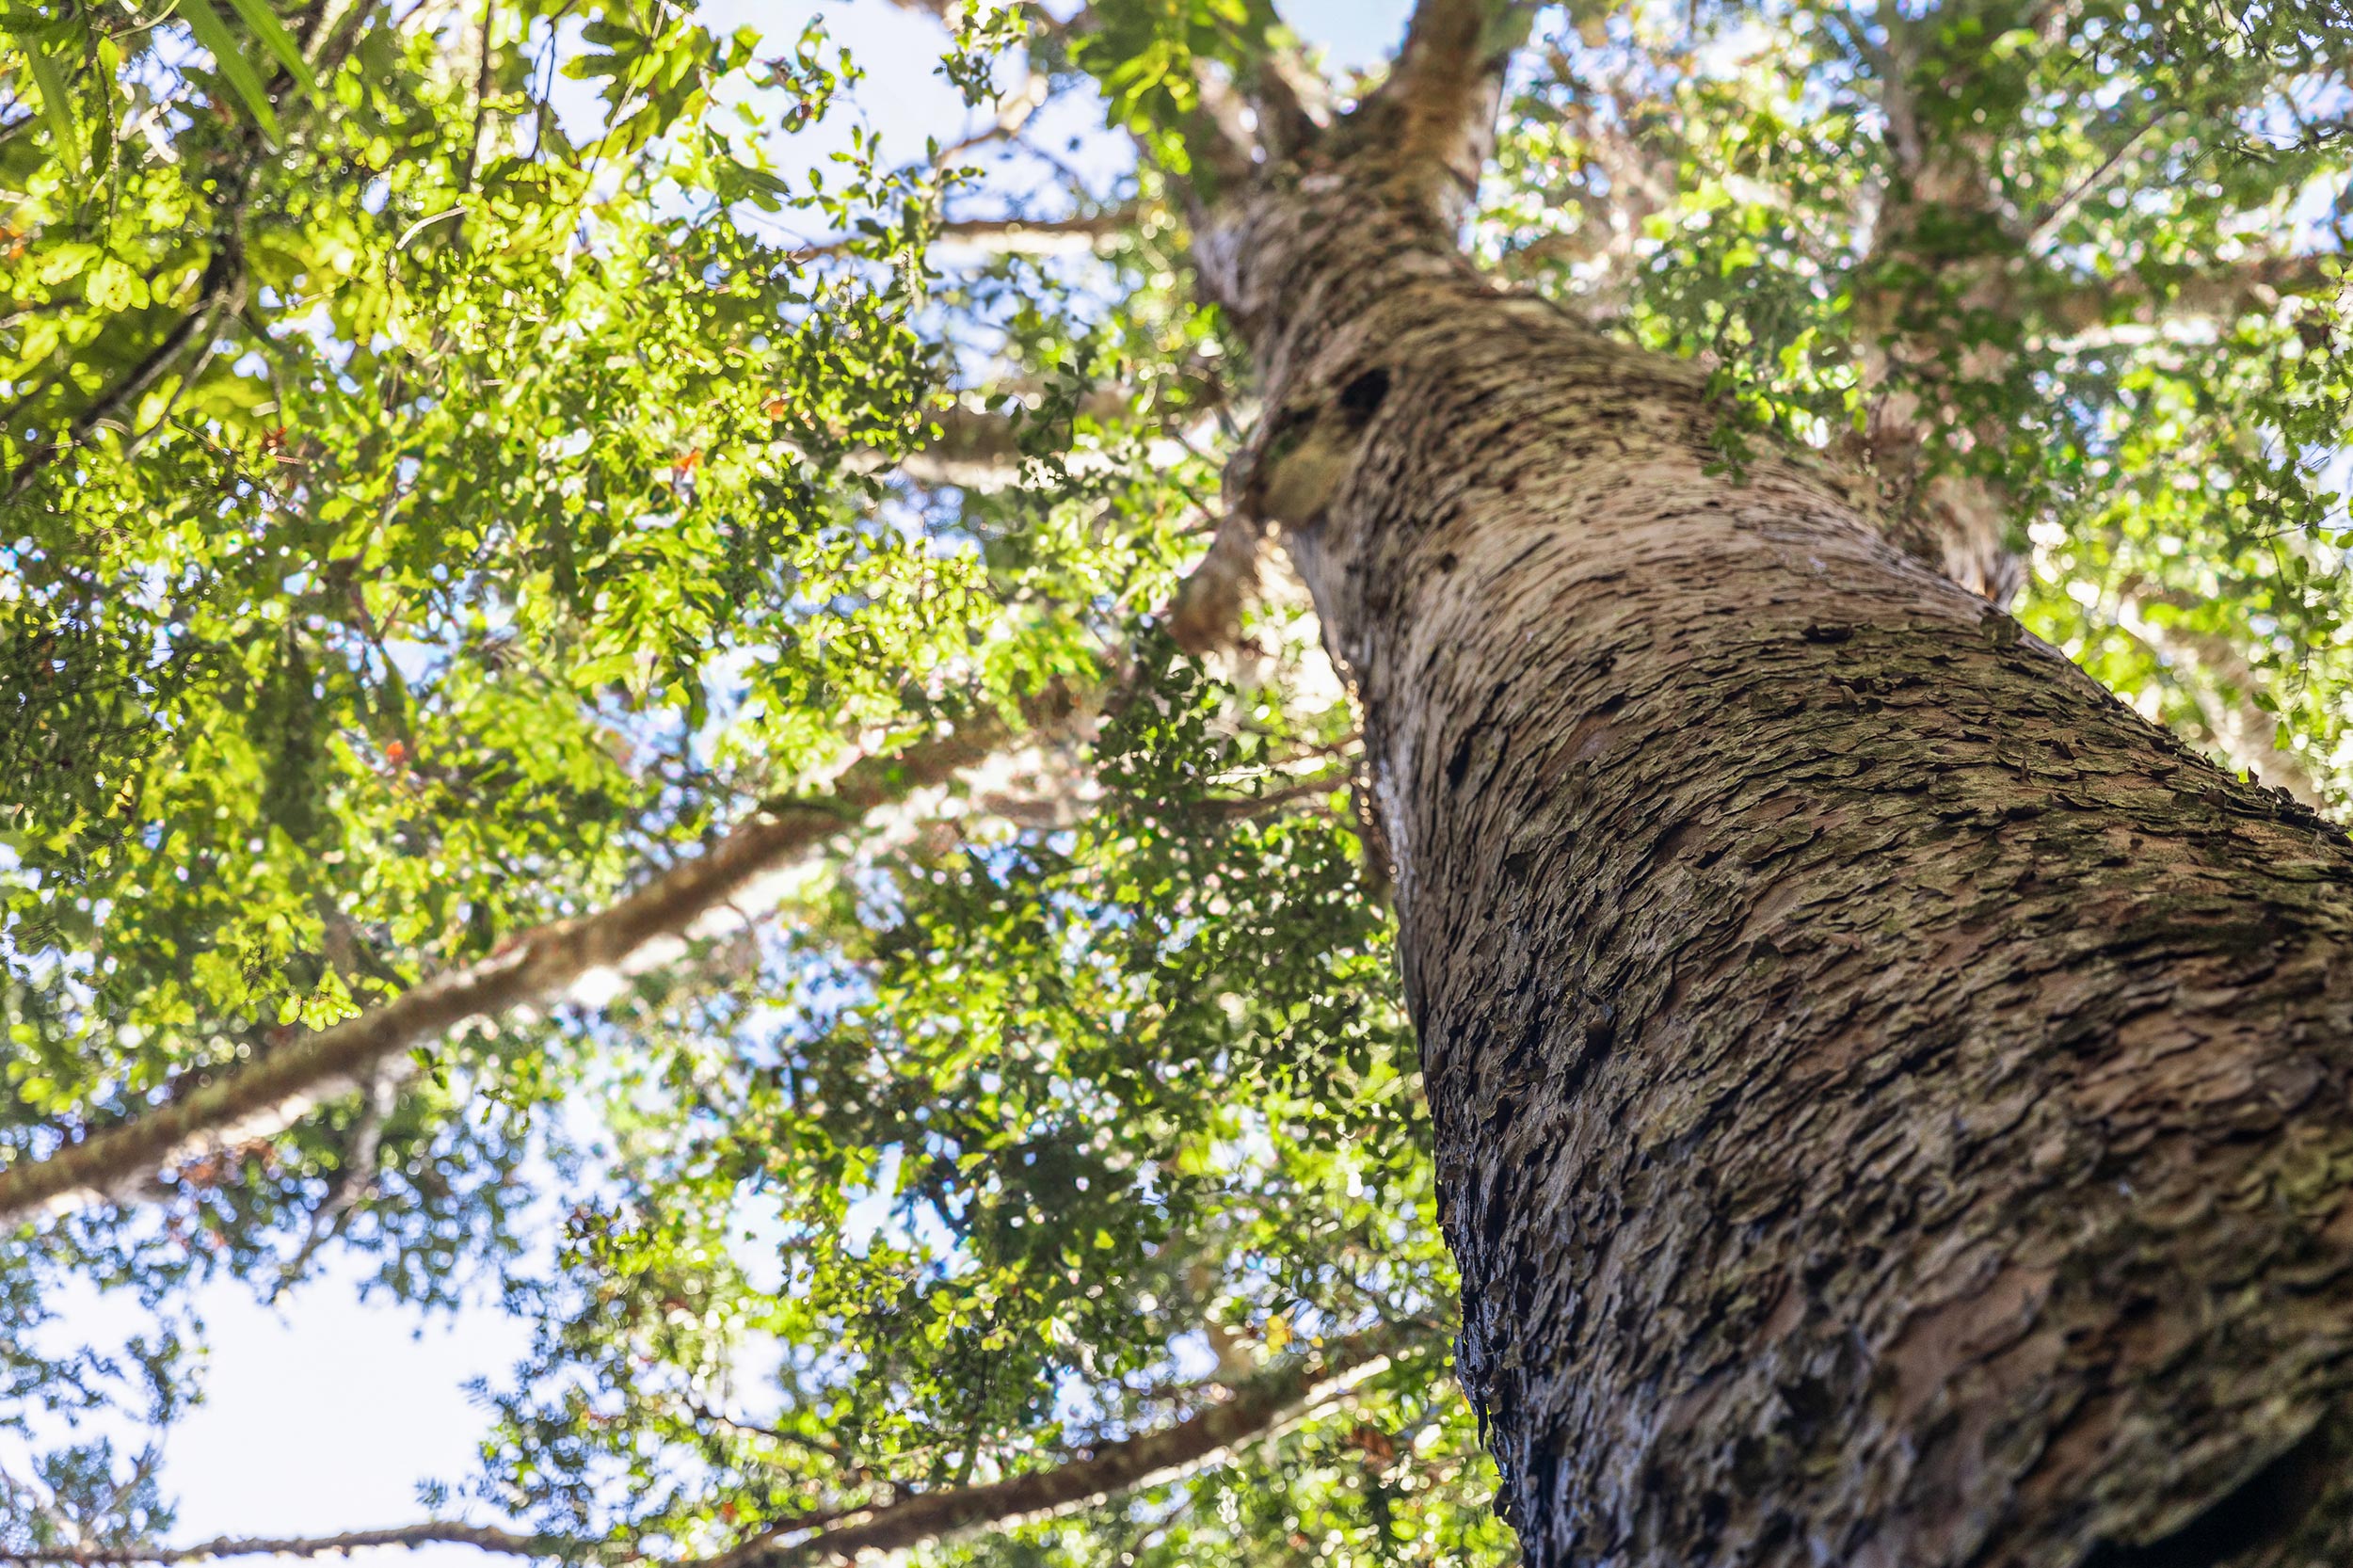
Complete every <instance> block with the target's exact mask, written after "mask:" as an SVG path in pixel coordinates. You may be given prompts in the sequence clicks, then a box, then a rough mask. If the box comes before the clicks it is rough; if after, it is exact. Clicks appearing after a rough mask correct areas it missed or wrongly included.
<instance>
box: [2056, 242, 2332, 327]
mask: <svg viewBox="0 0 2353 1568" xmlns="http://www.w3.org/2000/svg"><path fill="white" fill-rule="evenodd" d="M2335 261H2336V259H2335V258H2332V257H2325V256H2257V257H2250V258H2249V259H2248V260H2246V261H2242V262H2235V263H2225V264H2220V265H2217V266H2214V267H2209V268H2204V269H2201V270H2200V271H2196V272H2191V273H2187V274H2185V275H2184V276H2182V277H2180V278H2178V279H2175V280H2170V281H2169V282H2157V281H2153V280H2150V279H2147V278H2144V277H2141V276H2139V275H2138V274H2127V275H2125V276H2122V277H2117V278H2108V279H2102V280H2098V281H2095V282H2089V283H2085V284H2083V285H2081V286H2078V287H2074V288H2067V289H2061V290H2058V291H2056V292H2055V293H2053V294H2051V295H2050V296H2047V297H2046V298H2044V299H2042V300H2041V301H2040V302H2039V313H2040V314H2041V319H2042V322H2043V323H2044V325H2045V326H2046V327H2047V328H2049V329H2050V330H2052V331H2054V332H2056V333H2058V334H2061V335H2065V336H2071V337H2074V336H2086V335H2090V336H2097V335H2100V334H2101V333H2102V331H2103V329H2104V328H2108V329H2113V328H2121V327H2148V328H2153V327H2156V326H2158V325H2160V324H2162V323H2165V322H2169V321H2182V320H2193V319H2194V320H2207V321H2223V322H2228V321H2233V320H2236V319H2237V318H2238V317H2240V316H2243V315H2248V314H2250V313H2255V312H2265V313H2267V312H2272V311H2276V310H2278V309H2279V308H2280V304H2281V301H2282V300H2283V299H2286V298H2288V297H2290V296H2297V295H2317V294H2329V293H2331V292H2333V291H2335V290H2336V289H2338V288H2341V287H2343V286H2344V281H2345V280H2344V278H2343V277H2341V276H2339V275H2338V274H2337V273H2336V272H2334V271H2332V270H2331V265H2332V264H2334V263H2335Z"/></svg>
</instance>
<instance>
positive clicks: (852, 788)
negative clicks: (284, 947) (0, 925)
mask: <svg viewBox="0 0 2353 1568" xmlns="http://www.w3.org/2000/svg"><path fill="white" fill-rule="evenodd" d="M1040 707H1041V712H1040V713H1039V714H1038V715H1036V716H1037V717H1039V718H1040V719H1041V720H1048V719H1055V718H1063V717H1066V716H1068V715H1069V714H1070V713H1071V712H1073V711H1074V708H1075V704H1074V703H1073V701H1072V699H1071V697H1070V696H1069V694H1067V693H1066V692H1057V693H1056V694H1054V695H1053V696H1051V697H1050V698H1049V699H1042V701H1041V704H1040ZM1007 737H1008V731H1007V728H1006V727H1005V726H1004V725H1003V724H1002V723H1000V722H999V721H997V720H995V719H985V720H982V721H979V722H976V723H974V724H971V725H968V726H966V727H964V728H959V729H957V730H955V731H954V732H952V733H951V734H947V735H943V736H941V737H939V738H937V739H936V740H930V741H925V742H922V743H920V744H916V745H913V746H909V747H907V748H906V749H905V750H904V751H901V752H899V753H898V754H896V755H894V756H890V757H873V758H868V759H866V760H862V761H859V762H856V763H855V764H853V765H852V766H851V767H850V768H849V769H848V770H846V771H845V772H844V773H843V774H842V775H841V776H840V778H839V779H837V780H836V781H835V784H834V787H833V790H832V792H830V793H829V794H828V795H826V796H825V797H824V798H822V799H817V800H810V801H806V802H795V803H792V804H790V805H786V806H784V807H782V808H780V809H778V810H776V811H775V812H773V813H769V814H764V815H762V816H760V817H758V818H756V819H754V820H753V821H751V822H748V823H746V824H744V825H743V826H741V827H738V828H736V829H735V830H734V831H733V832H732V833H729V834H728V836H727V837H725V838H723V839H721V840H719V841H718V842H717V843H715V844H713V845H712V847H711V849H710V850H709V851H708V852H707V853H706V854H704V855H702V856H699V857H697V858H696V859H694V860H691V861H689V862H687V863H685V864H684V865H680V866H676V867H673V868H672V869H671V870H669V871H667V872H664V873H663V874H662V875H661V876H659V877H656V878H655V879H654V880H653V881H652V882H651V883H649V884H648V885H647V886H646V887H644V888H640V889H639V890H638V891H636V892H634V893H632V894H630V895H629V896H628V897H626V898H624V899H622V900H620V901H619V902H618V903H616V904H613V905H611V906H610V907H609V908H606V909H604V910H602V911H600V912H599V913H597V914H594V915H590V916H586V917H583V918H581V919H577V920H559V921H556V922H554V923H552V924H550V925H545V926H541V927H538V928H537V929H536V930H533V931H530V932H526V933H524V934H523V935H522V936H520V937H518V938H516V939H515V940H513V941H511V942H509V943H508V944H507V945H506V946H504V948H502V949H501V950H500V951H499V952H496V953H494V954H492V955H491V956H490V957H488V958H486V959H483V960H482V961H480V962H478V963H474V964H469V965H466V966H464V967H463V968H456V969H453V970H450V971H449V972H447V973H444V974H440V975H436V976H435V977H433V978H432V979H430V980H427V981H425V982H424V983H423V984H419V985H417V986H416V987H415V988H413V989H412V990H409V991H408V992H407V993H405V994H404V995H402V996H400V997H398V998H397V999H395V1000H392V1001H390V1002H387V1003H386V1004H384V1005H383V1006H381V1007H378V1008H376V1009H374V1010H373V1011H370V1012H368V1013H364V1014H362V1015H360V1016H359V1017H357V1018H353V1019H351V1020H349V1021H348V1022H345V1023H342V1024H338V1025H336V1026H335V1027H334V1028H332V1029H328V1030H323V1031H320V1032H317V1033H315V1034H312V1035H309V1036H307V1037H305V1038H302V1039H300V1040H297V1041H296V1042H295V1043H294V1044H292V1045H289V1046H286V1047H284V1048H280V1049H279V1050H276V1051H274V1052H272V1053H270V1054H268V1055H266V1056H263V1057H260V1058H258V1059H256V1060H254V1061H251V1062H248V1063H246V1064H240V1065H237V1066H234V1067H231V1068H227V1069H224V1070H223V1071H222V1072H221V1073H220V1074H219V1076H217V1077H216V1078H214V1079H213V1080H211V1081H209V1082H203V1083H200V1084H198V1085H197V1086H195V1087H192V1088H189V1089H188V1090H187V1091H186V1092H185V1093H184V1094H182V1095H180V1096H177V1097H175V1098H174V1099H173V1100H171V1101H170V1102H168V1103H167V1104H165V1105H162V1106H159V1107H157V1108H156V1109H154V1110H153V1111H151V1112H148V1113H146V1114H145V1115H141V1116H138V1117H136V1118H134V1119H133V1120H131V1121H129V1122H125V1123H123V1124H121V1125H120V1126H117V1127H111V1128H104V1129H103V1130H100V1131H97V1132H93V1133H91V1134H90V1135H89V1136H88V1137H86V1138H84V1139H83V1140H82V1141H81V1142H80V1143H77V1144H68V1145H66V1146H65V1147H63V1148H61V1149H59V1150H58V1151H57V1152H56V1153H55V1154H53V1155H51V1156H49V1157H48V1158H47V1159H44V1160H33V1161H30V1162H24V1161H20V1162H19V1163H18V1164H16V1165H14V1166H11V1167H10V1168H8V1170H7V1171H5V1172H0V1224H8V1223H13V1222H16V1221H20V1220H23V1219H25V1218H27V1217H29V1216H31V1215H33V1214H35V1213H38V1212H40V1211H41V1210H43V1209H48V1210H51V1211H56V1210H61V1209H66V1208H74V1207H78V1206H80V1205H82V1204H84V1203H87V1202H89V1201H92V1200H96V1199H104V1198H109V1197H118V1196H121V1195H123V1194H125V1193H127V1192H131V1191H133V1190H135V1189H136V1188H137V1187H138V1186H139V1185H140V1184H142V1183H143V1182H145V1181H146V1180H148V1179H149V1178H150V1177H152V1176H154V1175H155V1173H157V1172H158V1171H160V1170H168V1169H170V1168H173V1167H176V1166H178V1165H181V1164H184V1163H185V1162H187V1161H189V1160H195V1159H198V1158H200V1157H202V1156H204V1155H207V1154H209V1153H214V1152H217V1151H220V1150H224V1149H227V1148H231V1147H233V1146H235V1145H237V1144H242V1143H246V1142H249V1141H251V1140H253V1139H256V1138H262V1137H266V1136H268V1135H270V1134H272V1133H275V1132H277V1131H279V1130H280V1129H281V1128H285V1127H286V1126H288V1125H289V1124H290V1123H292V1122H293V1121H294V1120H296V1118H297V1117H299V1116H301V1115H302V1114H303V1113H304V1112H306V1111H307V1110H309V1109H310V1108H311V1107H312V1106H313V1105H315V1104H317V1103H318V1102H319V1101H321V1100H323V1099H328V1098H331V1097H334V1096H339V1095H343V1094H346V1093H348V1092H350V1091H351V1090H352V1089H354V1088H356V1087H358V1086H359V1085H360V1083H361V1082H363V1081H364V1080H366V1079H367V1078H368V1077H369V1076H370V1075H371V1074H372V1073H374V1072H376V1071H377V1070H378V1069H379V1068H381V1067H383V1066H384V1065H386V1064H390V1063H392V1062H393V1061H394V1060H395V1059H397V1058H398V1057H400V1056H401V1055H402V1054H403V1053H405V1052H407V1051H408V1050H410V1049H412V1048H416V1047H418V1046H421V1045H424V1044H425V1043H427V1042H428V1041H431V1040H433V1039H435V1038H437V1037H439V1036H440V1035H441V1034H443V1033H445V1032H448V1031H450V1030H452V1029H455V1028H456V1027H458V1026H459V1025H461V1024H465V1023H468V1022H471V1021H472V1020H474V1019H478V1018H488V1017H491V1016H496V1015H498V1014H502V1013H504V1012H507V1011H509V1010H510V1009H513V1008H517V1007H522V1006H530V1005H539V1004H545V1003H549V1002H552V1001H554V1000H560V999H562V998H563V997H564V996H565V995H566V994H567V993H568V992H572V991H574V990H575V988H587V987H590V986H593V985H594V984H596V982H597V981H598V980H599V978H600V976H601V977H614V976H617V975H619V974H625V973H630V972H632V971H634V970H636V969H639V968H645V967H648V964H649V963H652V962H659V961H660V960H661V958H663V957H664V956H667V955H668V953H670V952H675V951H676V949H677V948H678V947H679V946H680V944H682V943H683V942H684V941H685V940H687V939H689V938H692V937H696V936H702V935H706V934H707V932H706V929H705V927H706V925H707V924H712V923H715V922H723V921H724V920H726V919H727V918H728V910H729V908H730V907H731V905H732V904H733V903H734V901H736V900H738V899H739V898H744V897H745V896H746V895H747V894H748V893H750V892H751V891H752V890H753V889H754V888H755V885H756V884H759V883H760V882H762V881H764V880H766V879H768V878H771V877H774V876H776V875H778V874H780V873H782V872H786V871H788V870H789V869H790V868H792V866H793V865H794V864H796V863H797V862H798V861H799V860H800V859H801V858H802V857H803V856H807V855H808V854H810V853H811V852H813V851H815V850H817V849H819V848H820V847H821V846H822V845H823V844H824V842H825V840H828V839H830V838H832V837H833V836H834V835H836V834H838V833H840V831H841V830H842V829H843V828H844V827H846V826H849V825H851V824H855V823H856V822H857V821H858V820H859V819H860V818H861V817H863V816H864V815H865V814H866V813H868V812H870V811H872V810H874V809H876V808H880V807H883V806H886V805H889V804H894V803H897V802H900V801H904V800H905V799H906V798H907V797H908V796H909V795H911V794H913V793H915V792H918V791H920V790H924V789H929V788H934V787H937V786H942V785H945V784H948V783H949V782H950V781H951V780H952V779H953V778H954V777H955V776H956V775H957V774H958V773H959V772H960V771H962V770H963V769H966V768H968V767H971V766H973V765H974V764H976V763H978V762H980V761H982V760H984V759H986V758H987V757H988V756H989V755H990V753H991V752H993V751H995V750H996V749H997V748H998V747H999V746H1000V745H1002V744H1004V743H1005V741H1006V739H1007ZM608 984H609V979H608Z"/></svg>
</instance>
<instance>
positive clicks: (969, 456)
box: [850, 387, 1187, 490]
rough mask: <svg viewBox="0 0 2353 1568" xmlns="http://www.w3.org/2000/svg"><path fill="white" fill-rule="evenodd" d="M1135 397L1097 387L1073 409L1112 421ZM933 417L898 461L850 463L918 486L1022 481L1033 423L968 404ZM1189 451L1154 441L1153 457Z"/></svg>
mask: <svg viewBox="0 0 2353 1568" xmlns="http://www.w3.org/2000/svg"><path fill="white" fill-rule="evenodd" d="M1132 397H1133V394H1132V393H1130V392H1128V390H1127V389H1126V388H1123V387H1098V388H1096V390H1094V391H1093V392H1088V393H1087V394H1086V395H1085V396H1084V397H1081V398H1080V400H1079V403H1078V407H1077V408H1075V409H1073V410H1072V412H1073V413H1074V414H1076V415H1077V416H1078V417H1080V418H1083V419H1090V420H1095V421H1096V422H1098V423H1103V424H1110V423H1112V422H1115V421H1118V420H1121V419H1124V418H1125V417H1126V416H1127V415H1128V410H1129V406H1130V403H1131V401H1132ZM931 419H932V423H933V424H936V425H938V426H939V435H938V436H937V438H936V439H935V440H931V441H928V442H926V443H925V444H924V445H923V446H921V447H920V448H919V449H918V450H916V451H914V452H911V453H908V454H907V455H906V456H904V457H901V458H899V459H898V460H897V461H896V463H889V462H888V461H887V460H885V459H884V458H882V457H881V456H880V455H878V454H872V453H869V454H861V455H857V456H853V457H852V458H851V460H850V467H851V468H852V469H853V470H854V471H856V472H874V471H876V470H879V469H882V468H885V467H893V468H896V469H897V471H898V472H901V473H904V474H905V475H906V476H907V477H908V478H909V479H912V480H914V481H915V482H916V483H917V484H919V485H954V486H957V487H959V488H964V489H968V490H1002V489H1010V488H1013V487H1014V486H1015V485H1017V484H1019V483H1020V482H1021V467H1022V462H1023V460H1024V458H1026V457H1027V456H1028V453H1027V452H1026V451H1025V450H1024V449H1023V446H1022V434H1023V432H1024V430H1026V429H1028V428H1029V427H1030V426H1028V425H1026V424H1016V423H1015V422H1014V421H1013V420H1012V419H1011V418H1009V417H1007V416H1006V415H1004V414H1001V413H996V412H993V411H990V410H986V409H978V408H968V407H966V406H965V405H964V404H962V403H958V404H956V405H955V406H954V407H953V408H948V409H945V410H943V411H941V412H939V413H936V414H934V415H932V416H931ZM1186 455H1187V448H1186V446H1185V443H1184V442H1183V441H1181V440H1156V441H1154V442H1153V443H1152V450H1151V457H1152V460H1153V461H1154V462H1155V463H1156V464H1160V465H1164V464H1167V463H1173V462H1177V461H1179V460H1181V459H1182V458H1183V457H1184V456H1186ZM1064 461H1065V462H1066V463H1067V464H1068V465H1069V466H1070V468H1071V470H1072V471H1073V472H1089V471H1095V470H1100V469H1103V468H1105V467H1108V466H1109V464H1108V463H1107V462H1106V461H1105V460H1104V459H1103V458H1101V457H1100V456H1096V455H1093V454H1088V453H1074V454H1068V455H1065V457H1064Z"/></svg>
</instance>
